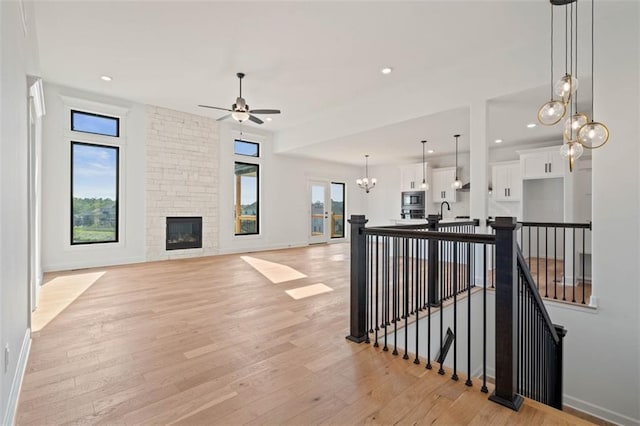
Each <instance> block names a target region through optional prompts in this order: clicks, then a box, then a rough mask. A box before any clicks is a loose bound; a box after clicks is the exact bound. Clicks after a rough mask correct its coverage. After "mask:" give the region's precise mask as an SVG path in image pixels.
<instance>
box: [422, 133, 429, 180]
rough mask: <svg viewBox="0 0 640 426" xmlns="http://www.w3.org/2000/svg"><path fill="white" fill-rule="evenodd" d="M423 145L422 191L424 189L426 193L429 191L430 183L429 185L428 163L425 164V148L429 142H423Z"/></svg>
mask: <svg viewBox="0 0 640 426" xmlns="http://www.w3.org/2000/svg"><path fill="white" fill-rule="evenodd" d="M420 143H421V144H422V185H421V186H422V189H424V190H425V191H428V190H429V183H427V172H426V168H427V163H425V160H424V147H425V145H426V144H427V141H421V142H420Z"/></svg>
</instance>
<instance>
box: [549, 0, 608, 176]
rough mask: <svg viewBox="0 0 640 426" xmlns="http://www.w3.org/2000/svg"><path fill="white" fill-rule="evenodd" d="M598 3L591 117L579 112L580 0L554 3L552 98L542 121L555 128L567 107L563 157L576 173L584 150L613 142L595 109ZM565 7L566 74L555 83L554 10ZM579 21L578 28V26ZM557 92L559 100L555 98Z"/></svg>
mask: <svg viewBox="0 0 640 426" xmlns="http://www.w3.org/2000/svg"><path fill="white" fill-rule="evenodd" d="M594 1H595V0H591V115H592V118H591V120H589V117H588V116H587V114H585V113H582V112H579V111H578V92H577V90H578V0H550V4H551V60H550V64H551V96H550V100H549V101H548V102H546V103H545V104H544V105H542V106H541V107H540V109H539V110H538V121H539V122H540V123H541V124H543V125H546V126H553V125H555V124H557V123H558V122H560V120H562V118H563V117H564V116H565V114H566V111H567V106H568V107H569V117H568V118H567V119H566V121H565V123H564V131H563V139H564V144H563V145H562V146H561V147H560V154H561V155H562V156H563V157H564V158H567V160H568V162H569V171H570V172H572V171H573V166H574V163H575V160H577V159H578V158H580V156H581V155H582V154H583V152H584V148H587V149H596V148H600V147H601V146H603V145H604V144H605V143H607V141H608V140H609V129H607V126H605V125H604V124H602V123H599V122H596V121H594V119H593V110H594V108H593V106H594V97H595V96H594V81H595V77H594V65H593V64H594V27H595V25H594V16H595V13H594V8H595V7H594ZM554 6H564V7H565V74H564V76H562V78H560V80H558V81H557V82H556V83H555V84H554V83H553V9H554ZM574 22H575V25H574ZM554 93H555V95H557V96H558V97H559V98H558V99H554Z"/></svg>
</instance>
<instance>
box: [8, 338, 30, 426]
mask: <svg viewBox="0 0 640 426" xmlns="http://www.w3.org/2000/svg"><path fill="white" fill-rule="evenodd" d="M30 350H31V329H29V328H27V330H26V331H25V333H24V340H23V341H22V347H21V348H20V357H19V358H18V365H17V366H16V374H15V376H14V377H13V382H12V383H11V390H10V391H9V399H8V400H7V409H6V410H5V413H4V420H3V421H2V424H3V425H13V424H15V418H16V412H17V410H18V398H19V397H20V389H21V388H22V381H23V380H24V373H25V371H26V369H27V360H28V359H29V351H30Z"/></svg>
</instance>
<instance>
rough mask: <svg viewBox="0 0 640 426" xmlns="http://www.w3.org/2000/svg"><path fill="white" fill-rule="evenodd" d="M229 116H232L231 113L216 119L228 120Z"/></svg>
mask: <svg viewBox="0 0 640 426" xmlns="http://www.w3.org/2000/svg"><path fill="white" fill-rule="evenodd" d="M229 117H231V114H227V115H223V116H222V117H220V118H218V119H217V120H216V121H222V120H226V119H227V118H229Z"/></svg>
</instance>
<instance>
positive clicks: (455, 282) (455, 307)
mask: <svg viewBox="0 0 640 426" xmlns="http://www.w3.org/2000/svg"><path fill="white" fill-rule="evenodd" d="M453 267H454V270H453V335H454V338H453V375H451V379H452V380H458V242H457V241H454V242H453ZM440 309H442V308H440Z"/></svg>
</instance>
